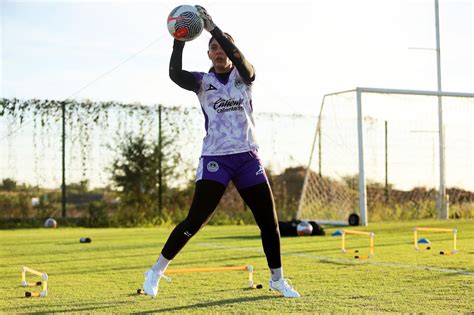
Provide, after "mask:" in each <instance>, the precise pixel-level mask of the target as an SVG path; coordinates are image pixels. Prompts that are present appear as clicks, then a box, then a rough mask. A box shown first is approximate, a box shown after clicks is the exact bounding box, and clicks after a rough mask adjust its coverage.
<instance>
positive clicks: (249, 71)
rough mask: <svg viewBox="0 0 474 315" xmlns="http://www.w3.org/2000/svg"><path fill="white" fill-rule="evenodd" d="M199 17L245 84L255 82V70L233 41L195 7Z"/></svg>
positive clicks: (202, 10) (208, 16) (200, 9)
mask: <svg viewBox="0 0 474 315" xmlns="http://www.w3.org/2000/svg"><path fill="white" fill-rule="evenodd" d="M196 8H197V10H198V12H199V15H200V16H201V18H202V19H203V21H204V28H205V29H206V30H207V31H208V32H210V33H211V35H212V37H214V38H215V39H216V41H217V42H218V43H219V45H221V47H222V49H223V50H224V52H225V53H226V55H227V57H229V59H230V60H231V61H232V63H233V64H234V66H235V67H236V68H237V71H239V74H240V76H241V77H242V79H244V81H245V82H246V83H249V84H250V83H252V82H253V81H254V80H255V69H254V68H253V66H252V64H251V63H250V62H248V60H247V59H246V58H245V57H244V55H243V54H242V52H241V51H240V50H239V49H238V48H237V46H235V44H234V43H233V39H232V38H231V37H230V36H227V35H226V34H224V32H222V30H221V29H220V28H219V27H217V26H216V24H214V22H213V21H212V18H211V16H210V15H209V13H207V11H206V9H204V8H203V7H201V6H200V5H196Z"/></svg>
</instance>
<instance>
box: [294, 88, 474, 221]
mask: <svg viewBox="0 0 474 315" xmlns="http://www.w3.org/2000/svg"><path fill="white" fill-rule="evenodd" d="M346 93H355V94H356V98H357V115H358V117H359V118H358V126H357V129H358V151H359V210H360V216H361V225H367V224H368V220H367V201H366V195H367V192H366V187H365V186H366V183H365V176H364V152H363V150H364V140H363V131H362V104H361V95H362V94H365V93H374V94H395V95H420V96H433V97H438V98H442V97H466V98H474V93H465V92H442V91H429V90H409V89H388V88H372V87H356V88H354V89H351V90H343V91H339V92H334V93H328V94H325V95H324V96H323V98H322V102H321V108H320V112H319V116H318V122H317V126H316V132H315V135H314V140H313V143H312V148H311V154H310V158H309V162H308V166H307V170H306V175H305V178H304V184H303V190H302V193H301V196H300V202H299V206H298V211H297V216H296V217H297V218H300V217H301V210H302V203H303V199H304V192H305V189H306V185H307V184H308V177H309V174H310V172H311V169H310V166H311V163H312V159H313V152H314V148H315V145H316V141H317V137H318V132H319V130H320V124H321V115H322V113H323V107H324V102H325V99H326V98H327V97H330V96H335V95H340V94H346Z"/></svg>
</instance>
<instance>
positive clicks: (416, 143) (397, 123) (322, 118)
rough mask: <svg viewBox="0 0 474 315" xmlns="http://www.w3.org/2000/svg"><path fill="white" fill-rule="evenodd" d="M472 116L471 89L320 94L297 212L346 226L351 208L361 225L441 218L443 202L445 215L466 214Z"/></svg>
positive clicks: (472, 205)
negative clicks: (370, 222) (317, 113)
mask: <svg viewBox="0 0 474 315" xmlns="http://www.w3.org/2000/svg"><path fill="white" fill-rule="evenodd" d="M440 104H441V108H442V111H441V120H440V111H439V108H440ZM472 117H474V94H469V93H451V92H442V93H438V92H433V91H414V90H393V89H375V88H357V89H355V90H350V91H344V92H338V93H332V94H328V95H325V96H324V98H323V101H322V104H321V108H320V114H319V116H318V119H317V126H316V131H315V136H314V141H313V145H312V149H311V153H310V158H309V163H308V167H307V170H306V176H305V181H304V185H303V190H302V194H301V197H300V202H299V206H298V212H297V218H298V219H301V220H304V219H307V220H316V221H318V222H321V223H333V224H348V218H349V216H350V215H351V214H352V213H355V214H357V215H358V216H359V217H360V224H362V225H367V224H368V219H369V218H370V220H371V221H380V220H390V219H411V218H414V219H415V218H425V217H426V218H428V217H440V218H443V217H445V218H447V217H448V207H449V205H451V206H452V207H451V210H452V211H451V216H456V215H460V214H462V212H463V211H464V212H466V211H467V212H469V213H470V214H472V213H473V212H474V176H473V174H474V173H473V172H474V168H473V164H474V156H473V151H474V150H473V137H474V133H473V131H474V130H473V124H472ZM441 125H442V126H443V128H442V129H441V128H440V126H441ZM440 131H441V132H440ZM443 160H444V162H443Z"/></svg>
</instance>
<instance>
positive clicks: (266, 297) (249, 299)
mask: <svg viewBox="0 0 474 315" xmlns="http://www.w3.org/2000/svg"><path fill="white" fill-rule="evenodd" d="M278 298H282V297H280V296H269V295H261V296H254V297H245V298H235V299H226V300H218V301H214V302H204V303H196V304H190V305H184V306H177V307H169V308H163V309H155V310H146V311H143V312H136V313H131V314H149V313H164V312H177V311H178V312H179V311H185V310H189V311H196V309H197V308H207V307H214V306H223V305H226V304H240V303H245V302H256V301H263V300H270V299H278Z"/></svg>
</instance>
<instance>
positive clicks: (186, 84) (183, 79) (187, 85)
mask: <svg viewBox="0 0 474 315" xmlns="http://www.w3.org/2000/svg"><path fill="white" fill-rule="evenodd" d="M183 48H184V42H182V41H179V40H176V39H175V40H174V43H173V52H172V53H171V59H170V69H169V74H170V78H171V80H173V82H174V83H176V84H177V85H179V86H180V87H182V88H183V89H186V90H189V91H195V90H196V84H197V83H196V79H195V77H194V76H193V74H192V73H191V72H189V71H185V70H183Z"/></svg>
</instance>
